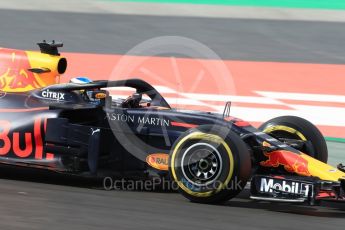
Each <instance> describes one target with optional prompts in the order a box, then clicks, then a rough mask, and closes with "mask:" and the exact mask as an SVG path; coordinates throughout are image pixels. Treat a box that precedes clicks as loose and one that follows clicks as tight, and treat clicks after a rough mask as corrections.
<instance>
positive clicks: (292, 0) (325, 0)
mask: <svg viewBox="0 0 345 230" xmlns="http://www.w3.org/2000/svg"><path fill="white" fill-rule="evenodd" d="M103 1H113V2H155V3H189V4H209V5H233V6H258V7H287V8H314V9H334V10H342V9H345V0H103Z"/></svg>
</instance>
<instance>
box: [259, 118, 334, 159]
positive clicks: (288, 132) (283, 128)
mask: <svg viewBox="0 0 345 230" xmlns="http://www.w3.org/2000/svg"><path fill="white" fill-rule="evenodd" d="M259 130H261V131H263V132H264V133H267V134H269V135H271V136H273V137H275V138H277V139H279V140H282V141H285V140H288V139H292V140H299V141H303V142H305V144H304V147H303V149H301V151H302V152H304V153H306V154H308V155H309V156H311V157H314V158H315V159H317V160H320V161H322V162H324V163H327V160H328V150H327V144H326V141H325V138H324V137H323V135H322V134H321V132H320V131H319V130H318V128H317V127H316V126H315V125H313V124H312V123H311V122H309V121H307V120H305V119H303V118H300V117H295V116H282V117H277V118H273V119H271V120H269V121H267V122H265V123H264V124H262V125H261V126H260V127H259Z"/></svg>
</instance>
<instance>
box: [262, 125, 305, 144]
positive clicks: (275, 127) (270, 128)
mask: <svg viewBox="0 0 345 230" xmlns="http://www.w3.org/2000/svg"><path fill="white" fill-rule="evenodd" d="M274 131H285V132H288V133H291V134H296V135H297V136H298V137H299V138H301V140H302V141H307V138H306V137H305V136H304V135H303V134H302V133H301V132H300V131H298V130H296V129H294V128H291V127H288V126H285V125H272V126H268V127H267V128H266V129H265V130H264V131H263V132H264V133H272V132H274Z"/></svg>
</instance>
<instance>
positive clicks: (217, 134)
mask: <svg viewBox="0 0 345 230" xmlns="http://www.w3.org/2000/svg"><path fill="white" fill-rule="evenodd" d="M169 166H170V167H169V170H170V175H171V177H172V179H173V181H174V182H175V183H177V185H178V188H179V191H180V192H181V193H182V195H184V196H185V197H186V198H188V199H189V200H191V201H193V202H198V203H208V204H213V203H222V202H225V201H227V200H229V199H231V198H233V197H235V196H236V195H237V194H238V193H239V192H241V191H242V189H243V188H244V186H245V185H246V183H247V181H248V178H249V176H250V173H251V160H250V154H249V151H248V148H247V146H246V144H245V143H244V142H243V141H242V139H241V138H240V137H239V136H238V135H237V134H235V133H233V132H232V131H230V130H229V129H227V128H222V127H217V128H215V127H214V126H213V127H211V126H200V127H199V128H197V129H191V130H189V131H188V132H186V133H185V134H184V135H182V136H181V137H180V138H179V139H178V140H177V141H176V143H175V144H174V146H173V148H172V153H171V157H170V161H169Z"/></svg>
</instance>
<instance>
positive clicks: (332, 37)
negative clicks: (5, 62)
mask: <svg viewBox="0 0 345 230" xmlns="http://www.w3.org/2000/svg"><path fill="white" fill-rule="evenodd" d="M43 18H44V23H43V22H42V19H43ZM0 21H1V22H4V23H2V24H1V25H0V30H1V31H3V33H2V35H1V37H0V44H1V46H4V47H11V48H20V49H26V50H27V49H36V48H37V47H36V46H35V45H34V44H35V42H39V41H41V40H42V39H47V40H49V39H56V40H62V41H63V42H64V44H65V47H64V49H63V51H70V52H89V53H110V54H125V53H127V52H128V51H129V50H130V49H132V48H133V47H134V46H136V45H137V44H139V43H141V42H143V41H145V40H147V39H151V38H154V37H158V36H169V35H173V36H184V37H188V38H191V39H195V40H197V41H199V42H201V43H203V44H205V45H206V46H208V47H210V48H211V49H212V50H214V51H215V52H216V53H217V54H218V55H219V56H220V57H221V58H222V59H235V60H251V61H278V62H279V61H283V62H307V63H333V64H337V63H344V62H345V55H344V53H345V46H344V45H343V44H342V42H343V38H344V37H345V24H344V23H337V22H332V23H330V22H303V21H273V20H247V19H221V18H216V19H210V18H189V17H188V18H186V17H160V16H138V15H113V14H90V13H69V12H68V13H66V12H44V11H21V10H0ZM13 28H16V29H15V30H13ZM19 34H20V35H21V36H18V35H19ZM146 55H149V54H146Z"/></svg>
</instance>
